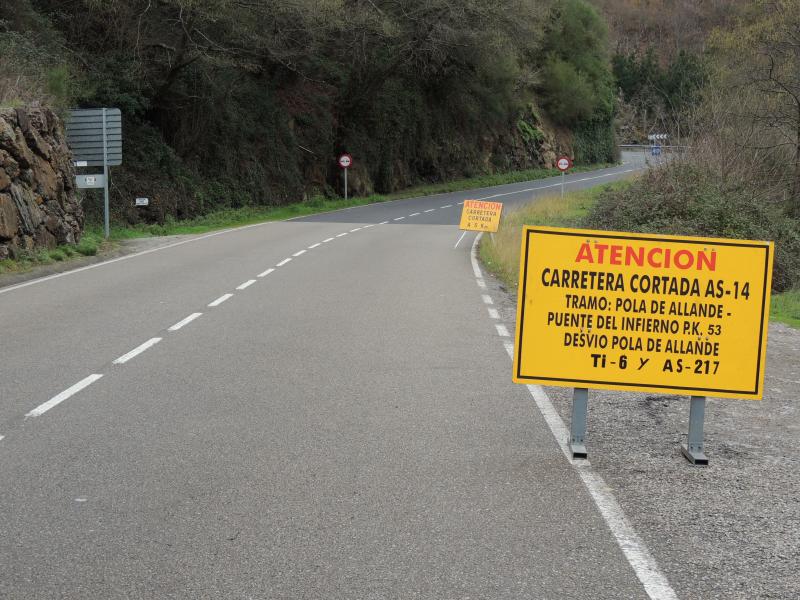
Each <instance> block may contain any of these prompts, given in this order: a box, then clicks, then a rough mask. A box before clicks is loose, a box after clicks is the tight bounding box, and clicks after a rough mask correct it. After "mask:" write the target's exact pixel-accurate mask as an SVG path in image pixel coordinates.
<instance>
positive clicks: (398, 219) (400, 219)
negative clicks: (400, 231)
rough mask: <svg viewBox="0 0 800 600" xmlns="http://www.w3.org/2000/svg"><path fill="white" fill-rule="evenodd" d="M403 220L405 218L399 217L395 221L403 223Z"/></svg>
mask: <svg viewBox="0 0 800 600" xmlns="http://www.w3.org/2000/svg"><path fill="white" fill-rule="evenodd" d="M403 219H405V217H397V218H396V219H395V221H402V220H403Z"/></svg>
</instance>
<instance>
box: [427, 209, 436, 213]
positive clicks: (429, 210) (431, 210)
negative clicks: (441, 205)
mask: <svg viewBox="0 0 800 600" xmlns="http://www.w3.org/2000/svg"><path fill="white" fill-rule="evenodd" d="M435 210H436V209H435V208H429V209H428V210H426V211H425V212H426V213H429V212H433V211H435Z"/></svg>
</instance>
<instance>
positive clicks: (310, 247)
mask: <svg viewBox="0 0 800 600" xmlns="http://www.w3.org/2000/svg"><path fill="white" fill-rule="evenodd" d="M321 245H322V242H317V243H316V244H311V245H310V246H309V247H308V249H309V250H313V249H314V248H318V247H319V246H321Z"/></svg>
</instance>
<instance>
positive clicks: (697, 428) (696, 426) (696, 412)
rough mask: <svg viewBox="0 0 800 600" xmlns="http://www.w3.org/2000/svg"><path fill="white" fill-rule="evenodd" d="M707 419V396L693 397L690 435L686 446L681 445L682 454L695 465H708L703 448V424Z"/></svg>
mask: <svg viewBox="0 0 800 600" xmlns="http://www.w3.org/2000/svg"><path fill="white" fill-rule="evenodd" d="M705 418H706V398H705V396H692V400H691V404H690V405H689V435H688V437H687V439H686V444H682V445H681V452H683V455H684V456H685V457H686V459H687V460H688V461H689V462H690V463H692V464H693V465H707V464H708V458H706V455H705V451H704V448H703V424H704V422H705Z"/></svg>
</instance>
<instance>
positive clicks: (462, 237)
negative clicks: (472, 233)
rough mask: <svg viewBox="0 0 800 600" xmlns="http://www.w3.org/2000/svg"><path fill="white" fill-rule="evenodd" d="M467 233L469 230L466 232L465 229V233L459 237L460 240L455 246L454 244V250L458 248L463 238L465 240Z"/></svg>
mask: <svg viewBox="0 0 800 600" xmlns="http://www.w3.org/2000/svg"><path fill="white" fill-rule="evenodd" d="M465 235H467V232H466V231H465V232H464V233H462V234H461V237H460V238H458V241H457V242H456V245H455V246H453V250H455V249H456V248H458V245H459V244H460V243H461V240H463V239H464V236H465Z"/></svg>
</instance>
